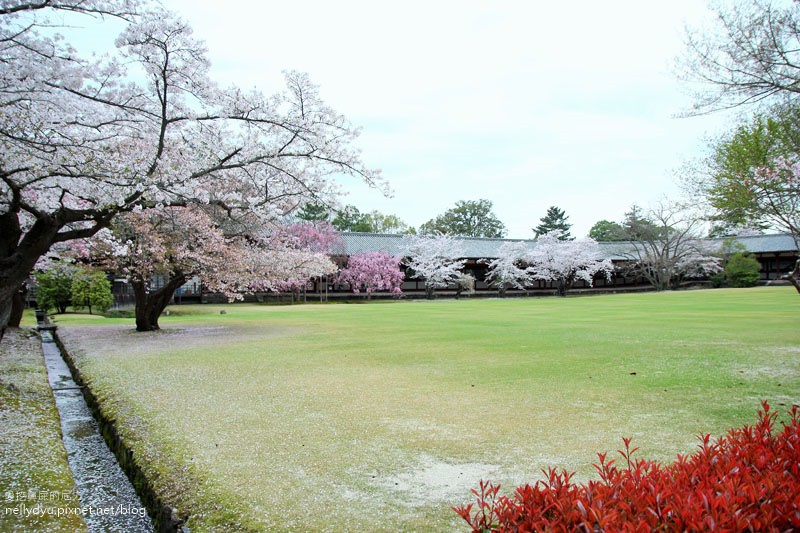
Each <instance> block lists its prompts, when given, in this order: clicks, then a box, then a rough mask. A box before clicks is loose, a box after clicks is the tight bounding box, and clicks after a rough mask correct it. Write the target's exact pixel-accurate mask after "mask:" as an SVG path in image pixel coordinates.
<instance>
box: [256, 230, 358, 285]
mask: <svg viewBox="0 0 800 533" xmlns="http://www.w3.org/2000/svg"><path fill="white" fill-rule="evenodd" d="M270 241H271V242H272V243H273V244H272V247H273V248H277V249H286V250H292V251H295V252H298V254H296V255H294V259H295V260H299V261H300V263H299V264H297V265H296V266H295V267H294V268H284V269H283V272H285V273H288V274H286V275H283V276H281V277H279V278H277V279H272V280H269V283H268V285H269V288H270V290H273V291H275V292H289V293H291V294H292V301H294V299H295V298H296V297H299V294H300V292H303V291H305V290H306V288H307V287H308V284H309V282H310V281H312V280H313V279H314V278H323V277H326V276H329V275H332V274H334V273H336V271H337V268H336V265H335V264H334V263H333V262H332V261H331V260H330V259H327V258H328V256H331V255H337V254H343V253H344V241H342V237H341V235H339V232H338V231H336V228H334V227H333V225H332V224H331V223H330V222H327V221H308V222H298V223H294V224H288V225H285V226H279V227H277V228H275V229H274V230H273V232H272V234H271V235H270ZM301 252H302V253H309V254H313V255H312V256H309V257H315V258H316V260H315V261H308V260H306V259H303V255H302V253H301ZM323 257H324V258H326V260H324V261H323V260H322V259H321V258H323Z"/></svg>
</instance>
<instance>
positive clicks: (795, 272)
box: [786, 259, 800, 292]
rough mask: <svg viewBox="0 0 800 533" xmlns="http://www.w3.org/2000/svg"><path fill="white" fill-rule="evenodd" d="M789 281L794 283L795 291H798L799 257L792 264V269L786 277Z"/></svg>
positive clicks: (799, 278) (799, 276)
mask: <svg viewBox="0 0 800 533" xmlns="http://www.w3.org/2000/svg"><path fill="white" fill-rule="evenodd" d="M786 278H787V279H788V280H789V283H791V284H792V285H794V288H795V289H796V290H797V292H800V259H798V260H797V262H796V263H795V264H794V270H792V272H791V274H789V275H788V276H787V277H786Z"/></svg>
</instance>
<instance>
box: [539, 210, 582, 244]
mask: <svg viewBox="0 0 800 533" xmlns="http://www.w3.org/2000/svg"><path fill="white" fill-rule="evenodd" d="M568 219H569V217H568V216H567V215H566V213H565V212H564V210H563V209H559V208H558V207H556V206H551V207H549V208H548V209H547V214H545V216H543V217H542V218H541V219H540V220H539V225H538V226H536V227H535V228H533V233H534V234H535V235H536V238H537V239H538V238H539V237H540V236H542V235H544V234H545V233H550V232H551V231H553V230H561V237H559V239H560V240H562V241H571V240H573V239H574V237H572V236H571V235H570V233H569V230H570V228H571V227H572V224H570V223H569V222H567V220H568Z"/></svg>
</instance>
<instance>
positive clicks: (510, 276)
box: [486, 241, 533, 297]
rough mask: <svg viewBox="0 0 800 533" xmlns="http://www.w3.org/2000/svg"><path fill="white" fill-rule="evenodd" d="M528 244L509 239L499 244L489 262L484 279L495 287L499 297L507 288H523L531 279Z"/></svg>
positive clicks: (503, 294)
mask: <svg viewBox="0 0 800 533" xmlns="http://www.w3.org/2000/svg"><path fill="white" fill-rule="evenodd" d="M528 253H529V250H528V245H527V244H526V243H525V242H523V241H510V242H505V243H503V244H501V245H500V247H499V248H498V249H497V257H496V258H495V259H493V260H492V261H490V262H489V265H488V269H487V270H488V272H487V276H486V281H487V282H488V283H489V285H491V286H493V287H497V290H498V292H499V295H500V297H503V296H505V294H506V290H508V289H509V288H512V287H513V288H516V289H525V287H527V286H528V285H530V283H531V281H532V280H533V271H532V270H531V268H530V266H529V265H528V263H527V261H528Z"/></svg>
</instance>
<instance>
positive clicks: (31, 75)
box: [0, 0, 383, 331]
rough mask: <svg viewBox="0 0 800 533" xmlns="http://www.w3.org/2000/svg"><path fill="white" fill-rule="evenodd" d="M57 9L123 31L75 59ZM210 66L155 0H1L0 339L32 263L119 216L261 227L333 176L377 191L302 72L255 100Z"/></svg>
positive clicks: (326, 187) (325, 195)
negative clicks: (213, 216) (177, 210)
mask: <svg viewBox="0 0 800 533" xmlns="http://www.w3.org/2000/svg"><path fill="white" fill-rule="evenodd" d="M150 7H152V11H149V10H148V9H150ZM64 12H69V13H70V16H74V17H89V16H101V15H103V16H106V18H105V19H104V20H107V19H110V18H116V19H118V20H124V21H127V23H128V25H127V28H126V29H125V30H124V31H123V32H122V34H121V35H120V36H119V38H118V39H117V41H116V46H117V49H116V51H112V52H110V53H109V54H108V55H105V56H101V57H100V58H98V59H91V60H89V59H84V58H83V57H82V56H81V55H80V53H79V52H78V51H77V50H75V49H73V48H72V47H71V46H70V45H69V40H68V38H69V35H57V34H56V31H55V26H57V25H58V24H59V23H61V22H60V19H61V17H62V13H64ZM61 24H62V25H63V24H64V23H61ZM59 30H60V31H61V32H62V33H65V34H68V33H69V32H70V31H74V29H73V28H70V27H68V26H67V25H64V27H62V28H59ZM208 71H209V62H208V59H207V57H206V50H205V46H204V44H203V43H202V42H201V41H199V40H198V39H196V38H195V37H194V36H193V35H192V30H191V28H190V27H189V26H188V25H187V24H186V23H185V22H183V21H182V20H180V19H179V18H178V17H176V16H175V15H174V14H172V13H170V12H168V11H165V10H163V9H162V8H161V6H159V5H156V4H152V5H151V4H147V3H145V2H135V1H124V0H122V1H114V2H112V1H104V0H61V1H59V2H44V1H43V2H30V3H19V2H12V1H10V0H9V1H2V2H0V143H2V150H0V331H2V330H3V329H4V328H5V325H6V324H7V322H8V317H9V314H10V309H11V300H12V296H13V295H14V294H15V293H16V292H17V291H18V288H19V287H20V286H21V285H22V284H23V283H24V281H25V280H26V279H27V278H28V276H29V274H30V272H31V270H32V268H33V267H34V265H35V263H36V261H37V260H38V259H39V257H41V256H42V255H44V254H45V253H46V252H47V250H48V249H49V248H50V247H51V246H53V245H54V244H56V243H59V242H65V241H70V240H72V239H78V238H86V237H90V236H92V235H94V234H96V233H97V232H98V231H99V230H101V229H102V228H105V227H108V226H109V225H110V224H111V222H112V220H113V218H114V217H115V216H116V215H118V214H119V213H125V212H130V211H134V210H138V209H145V210H146V209H151V208H154V207H159V206H187V205H190V204H201V205H215V206H218V208H219V209H221V210H222V212H224V213H225V214H226V215H227V216H228V217H229V218H230V219H232V220H240V221H241V220H243V219H247V218H248V217H256V218H257V219H258V220H260V221H269V220H273V219H276V218H279V217H281V216H283V215H284V214H286V213H289V212H291V211H292V210H294V209H295V208H296V207H297V206H299V205H302V204H304V203H306V202H308V201H315V200H324V201H332V200H333V197H334V195H335V194H336V192H337V186H336V181H335V179H336V177H337V176H340V175H350V176H355V177H357V178H359V179H362V180H364V181H365V182H366V183H368V184H370V185H372V186H380V185H381V184H382V183H383V182H382V180H381V178H380V175H379V173H378V172H377V171H374V170H371V169H369V168H367V167H366V166H364V164H363V163H362V162H361V158H360V154H359V152H358V151H357V150H356V149H355V148H354V146H353V141H354V139H355V137H356V136H357V133H358V131H357V129H355V128H354V127H352V126H351V125H350V123H349V122H348V121H347V120H346V119H345V118H344V117H343V116H341V115H339V114H337V113H336V112H335V111H333V110H332V109H331V108H329V107H328V106H327V105H325V104H324V102H323V101H322V100H321V99H320V96H319V91H318V89H317V87H316V86H315V85H313V84H312V83H311V82H310V81H309V79H308V77H307V76H306V75H304V74H300V73H296V72H288V73H286V89H285V90H284V91H283V92H280V93H278V94H275V95H273V96H265V95H264V94H262V93H261V92H258V91H255V90H253V91H244V90H242V89H239V88H237V87H235V86H234V87H227V88H222V87H219V86H217V85H216V84H215V83H213V81H212V80H211V79H210V77H209V73H208Z"/></svg>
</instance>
